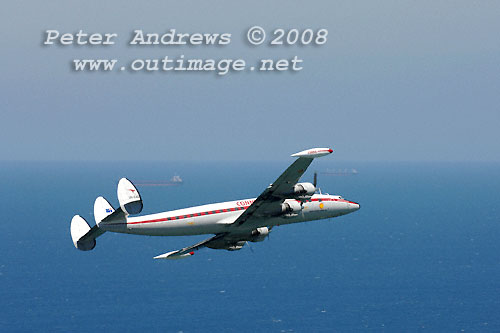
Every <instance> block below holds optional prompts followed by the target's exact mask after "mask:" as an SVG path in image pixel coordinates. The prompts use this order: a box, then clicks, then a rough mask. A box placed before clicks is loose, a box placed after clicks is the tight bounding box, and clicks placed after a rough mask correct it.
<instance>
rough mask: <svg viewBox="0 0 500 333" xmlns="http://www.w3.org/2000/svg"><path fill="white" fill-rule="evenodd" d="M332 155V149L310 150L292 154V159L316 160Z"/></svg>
mask: <svg viewBox="0 0 500 333" xmlns="http://www.w3.org/2000/svg"><path fill="white" fill-rule="evenodd" d="M331 153H333V149H332V148H311V149H306V150H303V151H300V152H298V153H295V154H292V155H291V156H292V157H305V158H316V157H321V156H326V155H329V154H331Z"/></svg>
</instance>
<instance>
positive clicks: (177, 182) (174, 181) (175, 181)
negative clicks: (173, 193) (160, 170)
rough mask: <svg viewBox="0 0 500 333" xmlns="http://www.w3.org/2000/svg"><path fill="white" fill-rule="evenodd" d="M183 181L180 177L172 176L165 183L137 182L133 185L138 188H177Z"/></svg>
mask: <svg viewBox="0 0 500 333" xmlns="http://www.w3.org/2000/svg"><path fill="white" fill-rule="evenodd" d="M183 182H184V181H183V180H182V178H181V176H179V175H174V176H173V177H172V178H170V180H167V181H161V180H160V181H138V182H136V183H135V184H136V185H138V186H177V185H182V183H183Z"/></svg>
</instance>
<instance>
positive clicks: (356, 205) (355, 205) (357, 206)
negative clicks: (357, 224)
mask: <svg viewBox="0 0 500 333" xmlns="http://www.w3.org/2000/svg"><path fill="white" fill-rule="evenodd" d="M349 208H350V209H351V211H352V212H355V211H357V210H358V209H360V208H361V205H360V204H359V203H354V202H352V203H350V204H349Z"/></svg>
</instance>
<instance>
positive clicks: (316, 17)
mask: <svg viewBox="0 0 500 333" xmlns="http://www.w3.org/2000/svg"><path fill="white" fill-rule="evenodd" d="M499 14H500V3H498V2H495V1H480V2H478V1H418V2H415V1H384V2H372V1H356V2H353V1H328V2H327V1H307V2H297V3H291V2H289V1H273V2H272V3H270V2H268V1H252V2H247V3H243V4H242V3H239V2H234V1H217V2H205V1H188V2H174V3H172V2H165V1H149V2H147V3H143V2H127V3H123V2H122V1H109V2H102V1H86V2H84V3H79V2H68V1H51V2H35V1H22V2H20V1H7V2H5V3H3V4H2V10H1V11H0V41H1V45H2V46H1V47H2V58H1V61H0V68H1V73H2V75H1V78H0V96H1V97H2V98H1V101H2V107H1V108H0V116H1V122H0V158H1V159H2V160H81V161H84V160H110V161H114V160H214V161H218V160H228V161H230V160H259V159H265V160H282V156H284V154H285V155H286V154H291V153H294V152H296V151H298V150H301V149H305V148H309V147H311V146H330V145H332V146H334V147H335V148H336V151H337V159H338V160H360V161H363V160H379V161H386V160H445V161H446V160H449V161H457V160H463V161H470V160H478V161H498V160H500V145H498V144H497V143H498V139H499V135H498V127H499V125H500V111H499V110H500V94H499V91H500V66H499V62H498V59H500V39H499V37H498V33H497V32H498V31H499V29H500V23H499V22H500V21H499V20H498V17H499ZM253 25H261V26H263V27H264V28H266V30H267V31H268V32H270V31H272V30H273V29H275V28H278V27H283V28H299V29H305V28H307V27H312V28H315V29H316V28H320V27H323V28H326V29H328V31H329V34H328V42H327V44H326V45H324V46H321V47H299V46H289V47H285V46H283V47H268V46H264V45H262V46H259V47H251V46H249V45H248V44H246V43H244V34H245V31H246V29H248V28H249V27H251V26H253ZM171 28H175V29H176V30H177V31H178V32H189V33H193V32H202V33H212V32H213V33H222V32H229V33H231V34H232V42H231V44H230V45H227V46H222V47H209V46H192V47H161V46H154V47H148V46H145V47H132V46H127V43H128V41H129V39H130V36H131V34H132V31H133V30H134V29H143V30H144V31H147V32H158V33H163V32H166V31H168V30H169V29H171ZM47 29H57V30H59V31H60V32H61V33H63V32H77V31H78V30H79V29H83V30H84V31H86V32H100V33H106V32H108V33H118V35H119V36H118V38H117V42H116V45H113V46H110V47H101V46H94V47H87V46H80V47H78V46H66V47H61V46H47V47H44V46H42V41H43V32H44V31H45V30H47ZM180 54H185V55H186V57H195V58H216V59H219V58H224V57H231V58H240V57H241V58H245V59H246V60H247V61H248V62H253V61H255V60H256V59H258V58H266V57H270V58H273V59H277V58H281V57H286V58H291V57H292V56H294V55H297V56H299V57H300V58H302V59H304V63H303V66H304V69H303V70H302V71H301V72H298V73H289V72H285V73H272V74H271V73H255V72H253V73H248V72H244V73H241V72H240V73H231V74H228V75H227V76H225V77H216V75H214V74H185V73H182V74H172V73H166V74H165V73H152V74H145V73H136V74H133V73H122V72H120V71H118V72H113V73H75V72H73V71H71V70H70V62H71V60H72V59H75V58H78V59H82V58H108V57H109V58H117V59H118V60H120V61H122V63H123V62H129V61H131V60H132V59H134V58H136V57H147V58H152V57H160V58H161V57H163V56H165V55H169V56H171V57H172V56H178V55H180Z"/></svg>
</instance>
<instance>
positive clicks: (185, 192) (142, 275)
mask: <svg viewBox="0 0 500 333" xmlns="http://www.w3.org/2000/svg"><path fill="white" fill-rule="evenodd" d="M325 160H327V159H325ZM288 163H289V161H284V162H282V163H194V162H193V163H185V162H184V163H181V162H170V163H160V162H158V163H139V162H133V163H118V162H117V163H91V162H72V163H69V162H65V163H41V162H35V163H28V162H9V163H6V162H3V163H2V164H0V184H1V189H0V193H1V201H0V202H1V206H0V207H1V212H2V218H1V223H0V253H1V259H0V260H1V261H0V286H1V287H0V305H1V309H2V311H1V312H0V330H1V331H40V330H42V331H47V330H50V331H91V330H101V331H103V330H106V331H123V330H127V331H132V330H142V329H148V330H161V331H168V332H177V331H183V332H199V331H262V330H263V331H271V332H273V331H274V332H280V331H296V332H304V331H355V330H363V329H371V330H375V331H419V330H429V331H460V330H465V331H479V330H481V331H500V316H499V313H500V245H499V243H500V242H499V240H500V210H499V205H498V198H499V194H500V165H499V164H467V163H462V164H452V163H395V164H394V163H392V164H389V163H359V162H356V163H337V162H335V161H334V159H332V160H327V161H323V160H319V161H315V164H313V165H312V166H311V168H310V170H309V171H308V173H307V174H306V175H305V176H304V178H303V179H305V180H310V179H312V172H313V171H314V170H319V171H321V170H326V169H327V168H333V169H338V168H344V167H349V168H356V169H357V170H358V171H359V174H358V175H353V176H327V175H321V174H320V177H319V182H320V187H321V188H322V189H323V191H324V192H329V193H331V194H334V193H335V194H341V195H343V196H344V197H345V198H347V199H349V200H353V201H356V202H360V203H361V210H359V211H357V212H355V213H353V214H350V215H347V216H343V217H340V218H336V219H330V220H323V221H316V222H309V223H303V224H296V225H290V226H281V227H277V228H275V229H274V230H273V232H272V233H271V236H270V239H269V240H266V241H264V242H262V243H253V244H252V250H253V251H251V250H250V249H248V248H247V247H245V248H244V249H242V250H241V251H238V252H227V251H215V250H208V249H205V250H201V251H199V252H198V253H197V254H196V255H195V256H194V257H192V258H188V259H186V260H180V261H155V260H153V259H152V257H153V256H155V255H158V254H161V253H164V252H167V251H171V250H175V249H178V248H181V247H183V246H186V245H190V244H193V243H194V242H197V241H199V240H202V239H204V238H206V237H208V236H197V237H194V236H193V237H145V236H133V235H121V234H112V233H106V234H104V235H103V236H102V237H100V238H99V239H98V240H97V247H96V248H95V249H94V250H93V251H89V252H80V251H77V250H76V249H75V248H74V247H73V244H72V242H71V238H70V235H69V222H70V220H71V217H72V216H73V215H74V214H80V215H82V216H83V217H85V218H86V219H87V220H88V221H89V222H91V224H93V223H94V222H93V217H92V209H93V208H92V207H93V202H94V199H95V197H97V196H98V195H104V196H105V197H106V198H108V200H109V201H110V202H111V203H112V204H114V205H116V203H117V200H116V183H117V181H118V179H119V178H120V177H123V176H127V177H128V178H130V179H131V180H133V181H134V180H168V179H169V178H170V177H171V176H172V175H173V174H175V173H178V174H180V175H181V176H182V177H183V179H184V180H185V184H183V185H182V186H176V187H142V188H140V191H141V195H142V197H143V200H144V212H145V213H153V212H157V211H162V210H170V209H175V208H182V207H187V206H191V205H197V204H202V203H210V202H217V201H225V200H232V199H237V198H247V197H253V196H257V195H258V194H259V193H260V192H261V191H262V190H263V189H264V188H265V187H266V186H267V185H268V184H269V183H271V182H272V181H273V180H274V179H275V178H276V177H277V176H278V175H279V174H280V172H281V171H283V170H284V169H285V168H286V167H287V165H288Z"/></svg>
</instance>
